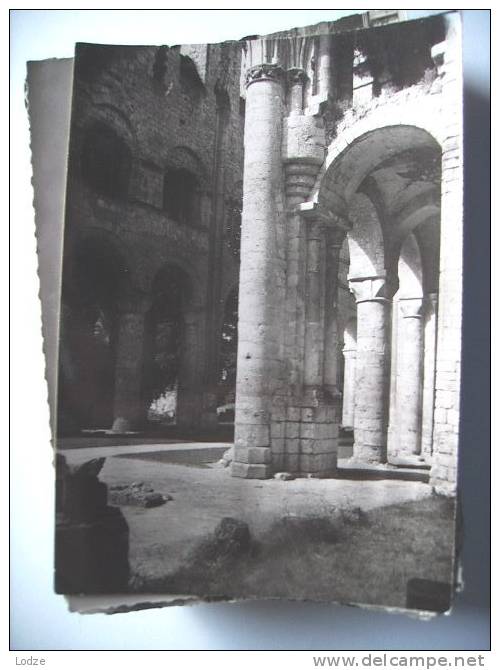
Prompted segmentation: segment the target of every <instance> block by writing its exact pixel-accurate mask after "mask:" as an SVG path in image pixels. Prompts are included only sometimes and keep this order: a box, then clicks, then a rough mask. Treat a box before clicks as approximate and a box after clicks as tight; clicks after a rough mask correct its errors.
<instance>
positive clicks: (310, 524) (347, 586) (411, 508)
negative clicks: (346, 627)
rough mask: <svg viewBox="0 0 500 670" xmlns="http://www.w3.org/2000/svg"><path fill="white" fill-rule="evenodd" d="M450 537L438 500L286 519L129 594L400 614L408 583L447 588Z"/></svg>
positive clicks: (450, 523)
mask: <svg viewBox="0 0 500 670" xmlns="http://www.w3.org/2000/svg"><path fill="white" fill-rule="evenodd" d="M250 532H251V529H250ZM454 536H455V525H454V502H453V501H450V500H447V499H444V498H441V497H437V496H432V497H429V498H426V499H424V500H419V501H414V502H408V503H404V504H399V505H391V506H387V507H384V508H379V509H376V510H372V511H370V512H366V513H363V512H361V510H359V511H356V510H354V511H352V510H344V511H342V512H339V513H337V514H335V515H332V516H331V517H330V516H322V517H284V518H282V519H279V520H278V521H277V522H276V523H275V524H274V526H273V527H272V528H271V529H270V530H269V531H268V532H267V533H266V534H265V535H264V536H262V537H260V538H259V540H258V541H256V540H255V538H250V540H249V541H248V542H246V543H245V546H244V548H243V550H241V551H236V552H231V551H229V552H227V551H224V550H223V548H222V547H219V549H217V547H216V546H215V545H216V544H217V542H216V539H214V537H208V538H206V539H205V540H204V541H203V542H202V543H201V544H200V545H199V547H198V548H197V549H196V550H195V551H194V552H193V554H192V556H191V557H190V558H189V559H188V561H186V563H185V565H184V566H183V567H182V568H181V569H180V570H178V571H177V572H176V573H175V574H173V575H172V576H170V577H168V578H165V579H155V580H147V579H136V580H135V582H134V584H133V588H134V589H135V590H141V591H146V592H147V591H150V592H155V591H161V592H163V593H169V592H170V593H185V594H193V595H199V596H201V597H205V598H238V597H240V598H241V597H260V598H262V597H274V598H276V597H281V598H290V599H307V600H324V601H332V600H333V601H337V602H345V603H365V604H372V605H385V606H393V607H405V606H406V597H407V588H408V582H409V581H410V580H415V579H423V580H433V581H436V582H442V583H447V584H449V583H450V582H451V581H452V571H453V550H454ZM214 542H215V544H214ZM214 547H215V548H214Z"/></svg>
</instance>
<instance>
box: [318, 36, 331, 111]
mask: <svg viewBox="0 0 500 670" xmlns="http://www.w3.org/2000/svg"><path fill="white" fill-rule="evenodd" d="M331 39H332V36H331V35H330V34H326V35H320V36H319V53H318V64H317V72H318V75H317V76H318V90H317V95H318V96H320V99H321V100H326V99H327V98H328V94H329V93H330V81H331V58H330V45H331Z"/></svg>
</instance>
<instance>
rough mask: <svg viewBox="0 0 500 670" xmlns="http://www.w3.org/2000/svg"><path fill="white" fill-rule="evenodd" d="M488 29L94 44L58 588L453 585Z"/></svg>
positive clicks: (69, 200) (76, 592)
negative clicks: (470, 250) (473, 103)
mask: <svg viewBox="0 0 500 670" xmlns="http://www.w3.org/2000/svg"><path fill="white" fill-rule="evenodd" d="M461 31H462V26H461V16H460V13H459V12H457V11H446V12H443V13H441V14H436V15H432V16H428V17H425V18H421V19H413V20H408V18H407V16H406V12H405V11H403V10H371V11H364V12H362V13H354V12H353V13H352V14H351V15H350V16H346V17H342V18H340V19H338V20H335V21H331V22H323V23H318V24H314V25H307V26H297V27H296V28H294V29H290V30H287V31H283V32H277V33H272V34H260V35H247V36H244V35H243V33H244V26H242V35H241V36H240V35H235V39H234V41H227V42H222V43H218V44H180V45H175V44H172V45H157V46H127V45H109V44H91V43H84V42H81V43H78V44H76V47H75V55H74V62H73V66H72V100H71V116H70V134H69V148H68V159H67V181H66V195H65V220H64V239H63V247H62V259H61V267H60V278H59V281H60V298H58V299H57V302H58V307H59V313H58V324H57V327H58V331H57V366H56V368H55V370H56V372H55V374H54V379H55V386H54V389H55V390H54V402H53V403H52V405H53V406H52V407H51V410H52V424H53V432H54V464H55V468H54V487H55V502H56V509H55V517H56V518H55V537H54V547H55V565H54V589H55V592H56V593H58V594H64V595H66V596H95V595H105V596H112V595H127V594H128V595H132V596H137V598H138V601H140V600H141V598H144V595H145V594H157V595H162V596H163V595H164V596H168V597H172V598H177V599H179V601H182V600H185V601H194V600H206V601H215V600H245V599H287V600H300V601H318V602H326V603H339V604H351V605H358V606H368V607H375V608H381V609H383V608H385V609H387V608H389V609H391V610H395V611H401V612H414V613H415V612H417V613H419V614H421V615H424V616H431V615H433V614H437V613H444V612H448V611H449V610H450V609H451V607H452V604H453V599H454V594H455V592H456V590H457V588H458V587H459V584H460V576H459V569H458V561H457V551H458V548H459V545H460V537H461V528H460V513H459V509H458V505H457V470H458V440H459V422H460V383H461V343H462V342H461V330H462V274H463V257H462V252H463V130H462V126H463V123H462V94H463V91H462V53H461V48H462V46H461V45H462V38H461ZM28 99H29V90H28ZM41 260H42V259H41ZM40 262H41V261H40ZM42 270H43V268H42V267H41V271H42ZM47 375H48V377H49V376H50V375H49V372H48V373H47Z"/></svg>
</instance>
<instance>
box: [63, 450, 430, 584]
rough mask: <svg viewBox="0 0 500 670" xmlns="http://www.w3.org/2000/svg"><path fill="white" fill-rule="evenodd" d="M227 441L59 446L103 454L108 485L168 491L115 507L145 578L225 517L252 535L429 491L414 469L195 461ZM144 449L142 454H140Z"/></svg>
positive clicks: (172, 565) (178, 561)
mask: <svg viewBox="0 0 500 670" xmlns="http://www.w3.org/2000/svg"><path fill="white" fill-rule="evenodd" d="M227 447H228V445H227V443H197V442H185V443H165V442H163V443H155V444H133V445H130V444H125V445H121V446H118V445H116V446H107V447H102V446H98V447H96V446H95V447H91V446H88V447H86V448H81V449H75V448H69V449H62V450H60V451H61V453H63V454H64V455H65V457H66V458H67V460H68V462H69V463H77V462H84V461H87V460H90V459H92V458H96V457H99V456H106V462H105V464H104V467H103V469H102V471H101V473H100V479H101V480H102V481H104V482H106V483H107V484H108V485H113V484H127V483H132V482H139V481H141V482H144V483H148V484H151V485H152V486H153V487H154V489H155V490H156V491H158V492H160V493H168V494H169V495H171V496H172V498H173V500H171V501H170V502H168V503H166V504H165V505H163V506H161V507H156V508H151V509H142V508H137V507H122V512H123V514H124V515H125V517H126V519H127V522H128V524H129V528H130V562H131V568H132V571H133V572H134V573H137V574H141V575H144V576H146V575H147V576H149V577H162V576H164V575H166V574H169V573H171V572H174V571H175V570H176V569H177V568H178V567H179V566H180V565H182V563H183V562H184V560H185V557H186V555H187V554H188V553H189V552H190V551H191V550H192V549H193V548H194V546H196V545H197V544H198V543H199V542H200V540H201V539H202V538H204V537H205V536H206V535H207V534H209V533H211V532H212V531H213V530H214V528H215V527H216V526H217V524H218V523H219V522H220V520H221V519H222V518H223V517H225V516H232V517H236V518H239V519H242V520H244V521H246V522H247V523H248V524H249V526H250V530H251V533H252V534H253V535H254V537H256V538H258V537H259V535H261V534H262V533H264V532H266V530H268V529H269V527H270V526H271V525H272V524H273V523H274V522H275V521H276V520H277V519H279V518H280V517H283V516H287V515H296V516H328V515H330V514H332V513H333V512H334V511H336V510H339V509H347V508H352V507H360V508H361V509H363V510H369V509H374V508H377V507H383V506H386V505H391V504H397V503H401V502H405V501H410V500H417V499H421V498H425V497H427V496H430V495H431V490H430V487H429V486H428V484H426V483H424V482H422V481H409V480H408V479H409V478H410V477H411V478H413V479H414V477H415V473H408V474H407V476H406V475H405V473H404V472H395V471H394V470H393V469H388V470H384V469H377V470H376V471H372V472H365V471H359V470H358V471H355V470H349V469H344V470H343V471H342V472H341V473H339V478H335V479H306V478H302V479H295V480H292V481H280V480H276V479H270V480H246V479H237V478H233V477H231V476H230V475H229V472H228V470H227V469H224V468H222V467H220V466H217V465H216V463H214V462H212V463H211V464H210V465H209V466H208V467H207V466H206V465H204V466H203V467H196V465H197V462H198V463H203V462H204V461H206V460H210V459H204V458H203V455H204V454H207V453H208V451H207V450H211V454H212V456H211V458H213V459H217V458H218V457H219V454H220V453H222V451H223V450H225V449H226V448H227ZM151 452H156V453H158V452H160V453H161V452H169V453H170V454H172V455H174V454H176V455H177V456H180V455H182V456H183V460H184V459H186V460H184V464H179V463H171V462H162V460H158V459H157V458H155V459H154V460H151ZM127 454H130V455H132V456H133V457H131V458H128V457H127V456H126V455H127ZM145 454H148V455H147V456H146V459H144V460H143V459H142V458H140V456H141V455H145ZM138 457H139V458H138ZM340 465H345V463H342V462H341V463H340ZM395 477H397V478H395ZM405 477H406V479H405ZM360 479H363V480H364V481H363V482H362V483H361V482H360Z"/></svg>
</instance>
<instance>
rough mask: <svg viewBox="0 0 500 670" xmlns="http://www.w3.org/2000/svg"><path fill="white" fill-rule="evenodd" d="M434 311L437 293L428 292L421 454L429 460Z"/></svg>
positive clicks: (433, 365)
mask: <svg viewBox="0 0 500 670" xmlns="http://www.w3.org/2000/svg"><path fill="white" fill-rule="evenodd" d="M436 312H437V293H429V295H428V296H427V300H426V306H425V317H424V318H425V323H424V390H423V397H422V448H421V454H422V456H423V457H424V458H425V459H426V460H429V461H430V457H431V455H432V429H433V425H434V395H435V391H434V389H435V384H436Z"/></svg>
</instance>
